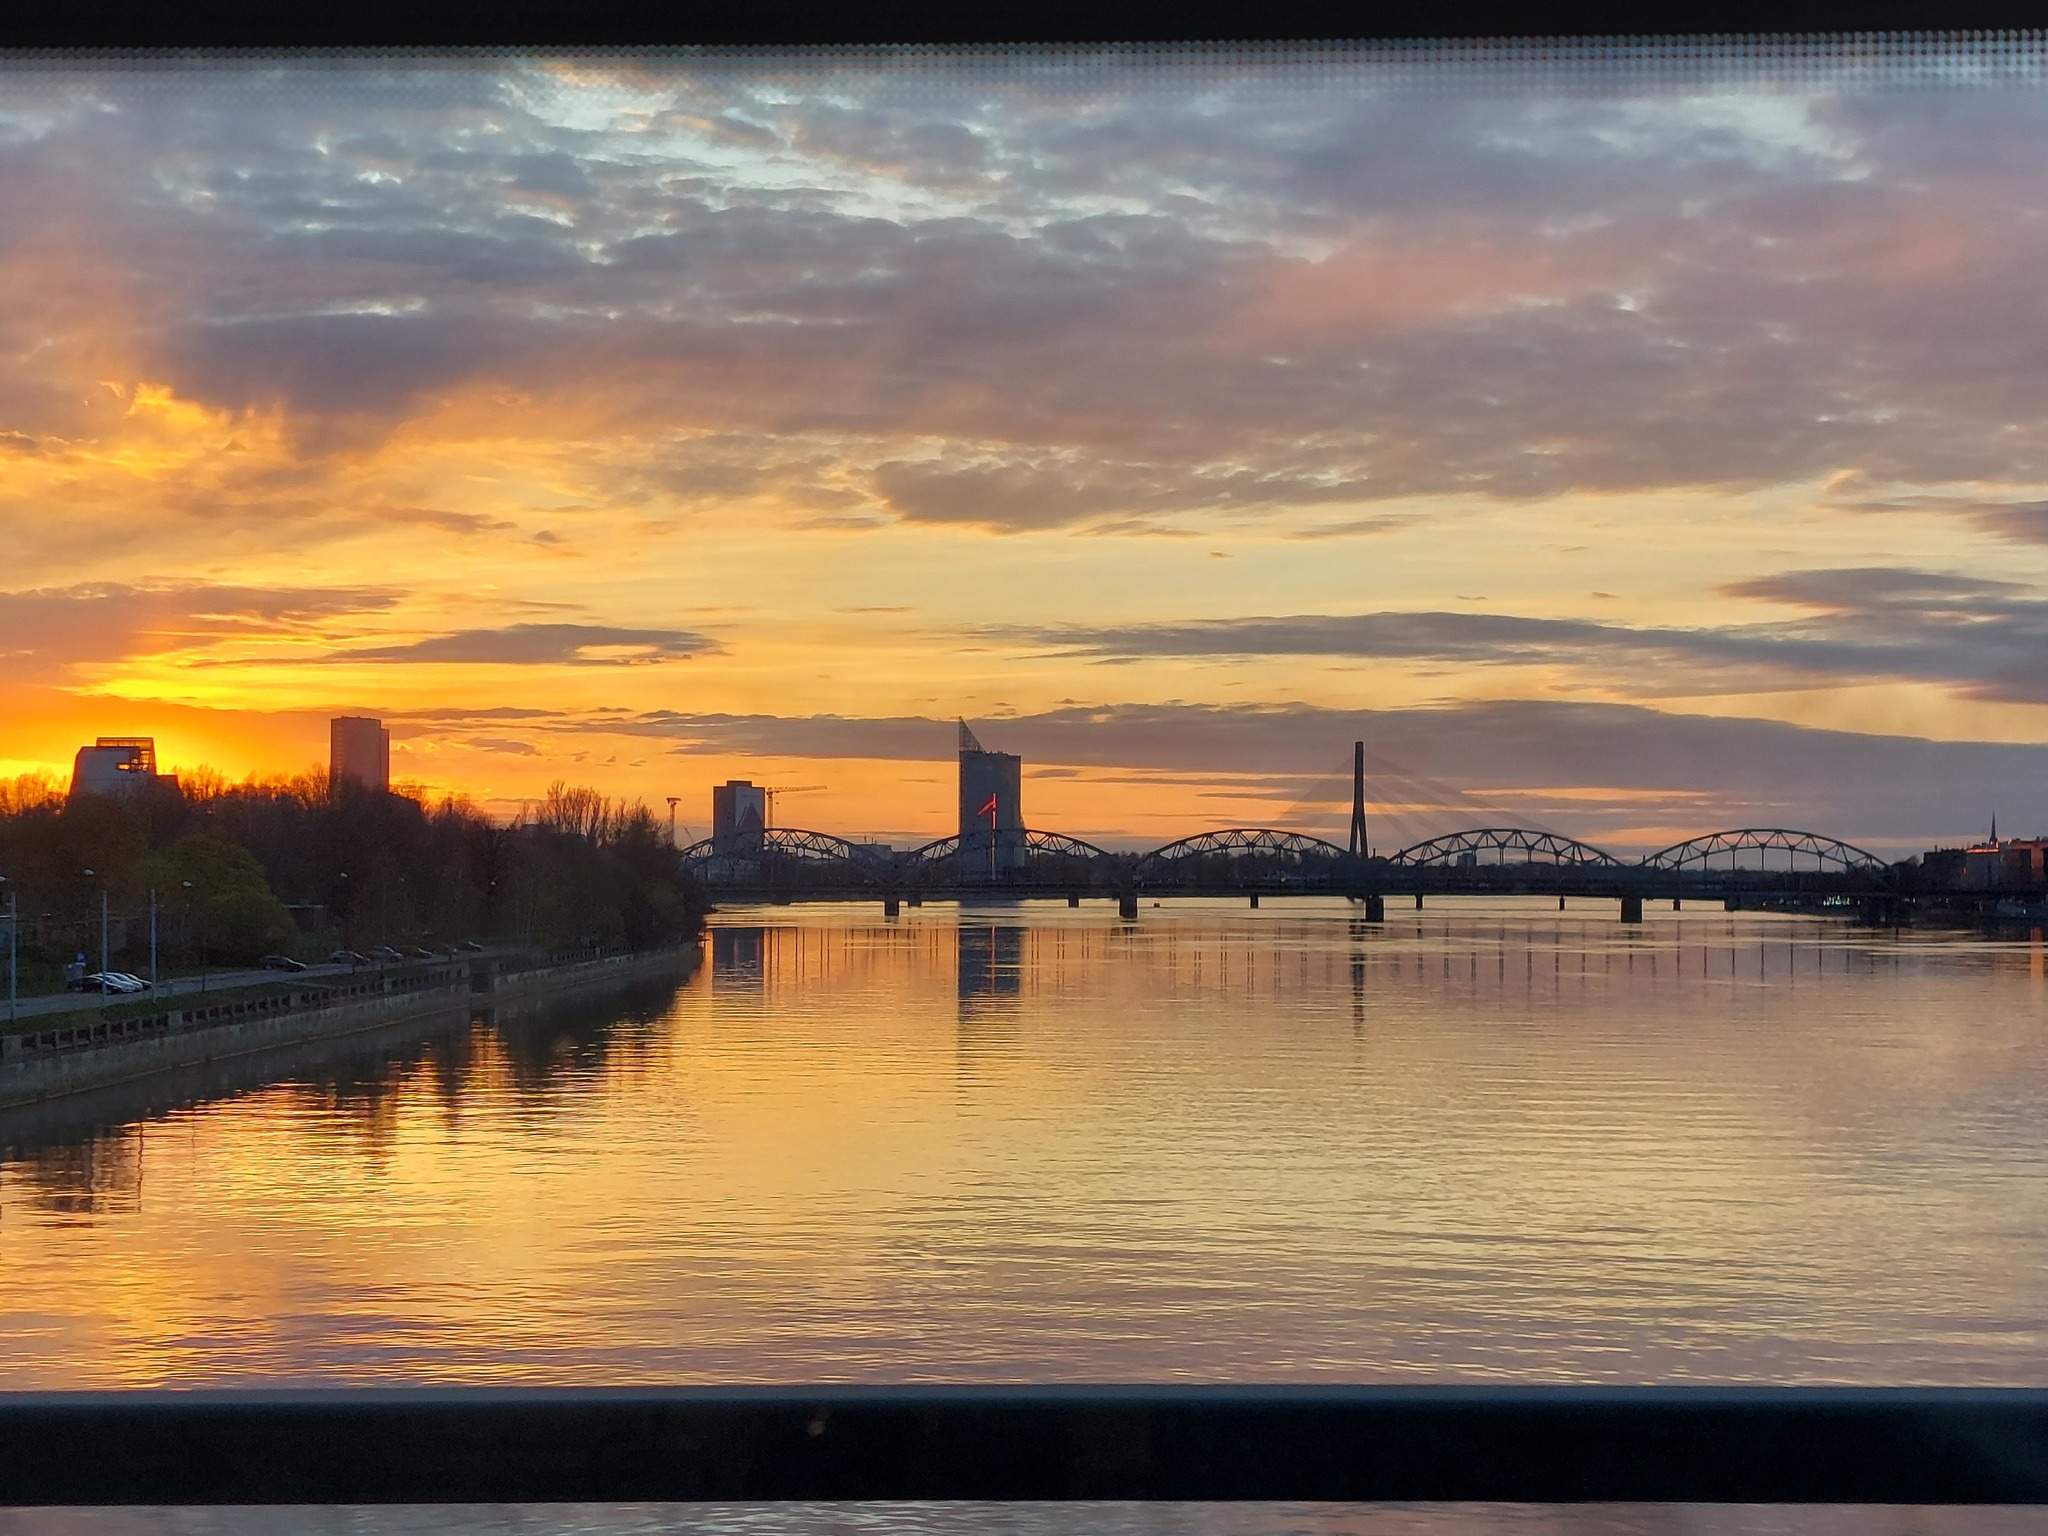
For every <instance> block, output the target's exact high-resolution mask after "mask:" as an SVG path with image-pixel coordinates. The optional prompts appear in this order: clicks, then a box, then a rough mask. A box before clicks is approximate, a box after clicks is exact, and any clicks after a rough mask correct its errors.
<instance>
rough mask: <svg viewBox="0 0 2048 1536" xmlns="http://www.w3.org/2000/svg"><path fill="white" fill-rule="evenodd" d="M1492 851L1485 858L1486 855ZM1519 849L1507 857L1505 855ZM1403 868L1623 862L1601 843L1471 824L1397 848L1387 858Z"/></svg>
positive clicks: (1610, 866) (1614, 865) (1601, 866)
mask: <svg viewBox="0 0 2048 1536" xmlns="http://www.w3.org/2000/svg"><path fill="white" fill-rule="evenodd" d="M1489 854H1491V855H1492V857H1491V858H1488V857H1487V855H1489ZM1517 854H1518V855H1520V857H1518V858H1511V857H1510V855H1517ZM1388 862H1389V863H1390V864H1393V865H1395V866H1397V867H1399V868H1403V869H1465V868H1479V869H1491V868H1495V867H1497V866H1499V865H1502V864H1555V865H1558V866H1559V867H1561V868H1565V869H1581V870H1587V869H1598V870H1616V869H1623V868H1626V867H1627V866H1626V865H1624V864H1623V863H1622V861H1621V860H1620V859H1617V858H1616V857H1614V855H1613V854H1611V853H1608V852H1607V851H1606V850H1604V849H1601V848H1595V847H1594V846H1593V845H1592V844H1591V843H1582V842H1580V841H1579V840H1578V839H1577V838H1575V837H1564V836H1561V835H1560V834H1558V833H1556V832H1539V831H1537V830H1536V829H1535V828H1533V827H1474V828H1471V829H1470V830H1469V831H1464V832H1446V833H1445V834H1444V835H1443V836H1442V837H1432V838H1430V839H1429V840H1428V841H1427V842H1421V843H1415V844H1413V845H1411V846H1409V847H1407V848H1403V849H1402V850H1401V851H1400V852H1399V853H1397V854H1395V855H1393V857H1392V858H1390V859H1389V860H1388Z"/></svg>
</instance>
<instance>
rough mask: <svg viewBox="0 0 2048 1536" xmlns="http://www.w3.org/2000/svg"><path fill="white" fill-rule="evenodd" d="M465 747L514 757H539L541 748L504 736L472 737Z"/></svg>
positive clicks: (465, 743) (528, 742)
mask: <svg viewBox="0 0 2048 1536" xmlns="http://www.w3.org/2000/svg"><path fill="white" fill-rule="evenodd" d="M464 745H465V746H471V747H475V748H476V749H477V750H478V751H479V752H501V753H505V754H507V755H508V756H512V757H538V756H539V755H540V748H538V747H536V746H535V745H534V744H533V743H532V742H530V741H513V740H510V739H509V738H506V737H503V736H471V737H469V738H468V739H467V740H466V741H465V742H464Z"/></svg>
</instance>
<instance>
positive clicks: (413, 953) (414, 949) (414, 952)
mask: <svg viewBox="0 0 2048 1536" xmlns="http://www.w3.org/2000/svg"><path fill="white" fill-rule="evenodd" d="M405 958H406V959H408V960H433V959H437V958H439V957H438V956H436V955H435V953H434V952H433V951H432V950H431V949H421V948H420V947H419V946H418V945H417V944H414V945H411V946H409V947H408V948H407V949H406V951H405Z"/></svg>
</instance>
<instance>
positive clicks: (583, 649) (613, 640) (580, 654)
mask: <svg viewBox="0 0 2048 1536" xmlns="http://www.w3.org/2000/svg"><path fill="white" fill-rule="evenodd" d="M717 649H718V647H717V645H716V643H715V642H713V641H711V640H709V639H707V638H706V637H705V636H703V635H700V634H696V633H694V632H692V631H690V630H687V629H620V628H617V627H615V626H613V625H609V624H508V625H506V626H504V627H503V628H502V629H464V630H457V631H456V632H455V633H453V634H448V635H434V636H431V637H429V638H428V639H425V640H415V641H412V642H410V643H408V644H405V645H377V646H355V647H351V648H349V649H346V650H339V651H334V652H332V653H330V654H329V655H327V656H324V657H322V658H320V659H321V660H323V661H413V662H482V663H487V664H491V665H497V666H521V667H534V666H576V667H607V666H633V665H639V664H645V663H649V662H659V661H676V660H688V659H689V658H690V657H691V656H693V655H699V654H702V653H703V652H706V651H715V650H717Z"/></svg>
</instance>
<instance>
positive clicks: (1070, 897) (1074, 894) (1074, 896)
mask: <svg viewBox="0 0 2048 1536" xmlns="http://www.w3.org/2000/svg"><path fill="white" fill-rule="evenodd" d="M1067 905H1068V906H1070V907H1078V906H1079V905H1081V896H1080V893H1079V892H1078V891H1069V892H1067Z"/></svg>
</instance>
